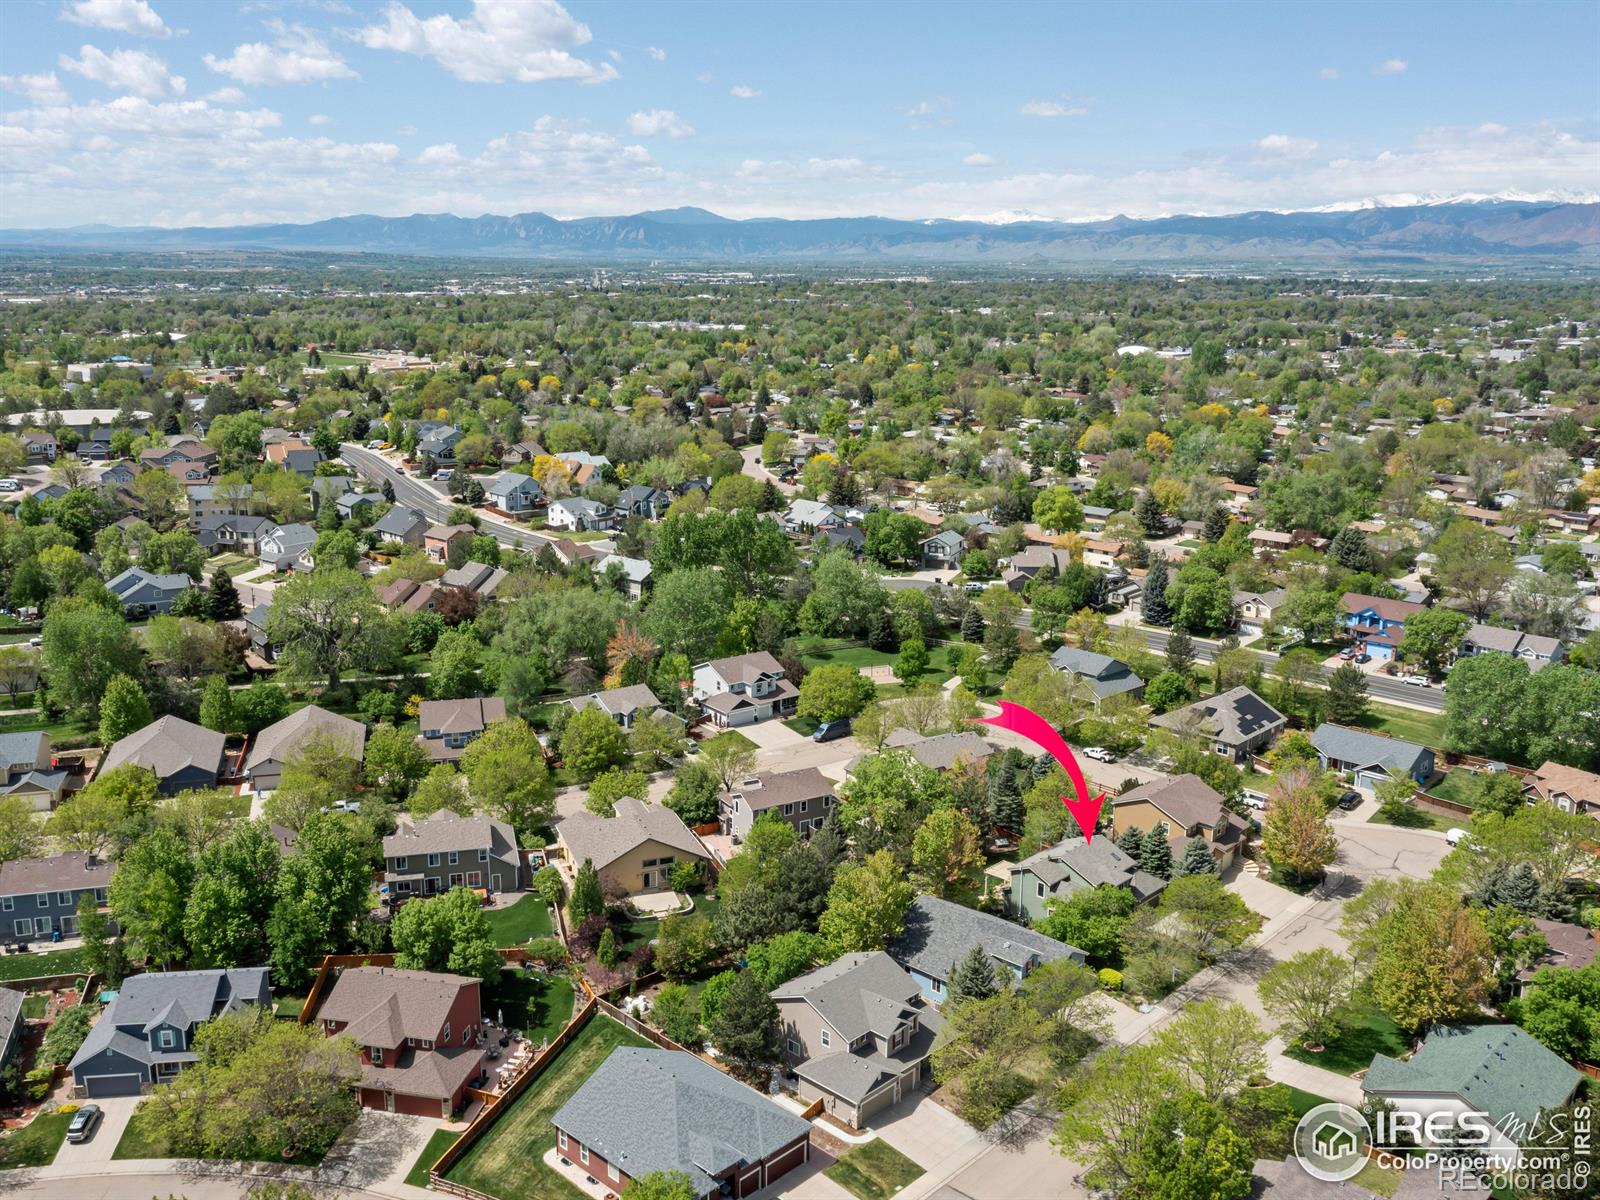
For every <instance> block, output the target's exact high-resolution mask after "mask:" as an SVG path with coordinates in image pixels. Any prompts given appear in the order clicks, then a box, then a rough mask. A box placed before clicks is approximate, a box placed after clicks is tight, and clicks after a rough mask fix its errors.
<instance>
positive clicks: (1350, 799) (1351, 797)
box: [1339, 788, 1361, 812]
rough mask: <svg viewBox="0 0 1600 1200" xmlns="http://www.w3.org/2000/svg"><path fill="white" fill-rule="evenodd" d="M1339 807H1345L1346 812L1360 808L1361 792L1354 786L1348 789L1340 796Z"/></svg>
mask: <svg viewBox="0 0 1600 1200" xmlns="http://www.w3.org/2000/svg"><path fill="white" fill-rule="evenodd" d="M1339 807H1340V808H1342V809H1344V810H1345V812H1350V811H1352V810H1353V809H1357V808H1360V807H1361V793H1360V792H1358V791H1356V790H1355V789H1354V788H1351V789H1350V790H1348V791H1346V792H1345V793H1344V794H1343V795H1341V796H1340V797H1339Z"/></svg>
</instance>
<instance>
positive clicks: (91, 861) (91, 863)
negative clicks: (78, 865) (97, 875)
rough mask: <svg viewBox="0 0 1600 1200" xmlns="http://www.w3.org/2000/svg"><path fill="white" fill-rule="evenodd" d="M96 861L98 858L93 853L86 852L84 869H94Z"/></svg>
mask: <svg viewBox="0 0 1600 1200" xmlns="http://www.w3.org/2000/svg"><path fill="white" fill-rule="evenodd" d="M96 861H97V860H96V859H95V856H94V855H93V854H85V855H84V856H83V869H84V870H85V871H92V870H94V868H95V863H96Z"/></svg>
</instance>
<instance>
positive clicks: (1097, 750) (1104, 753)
mask: <svg viewBox="0 0 1600 1200" xmlns="http://www.w3.org/2000/svg"><path fill="white" fill-rule="evenodd" d="M1083 753H1084V754H1085V755H1086V756H1087V757H1089V758H1092V759H1094V760H1095V762H1103V763H1114V762H1116V761H1117V756H1116V755H1115V754H1113V753H1111V751H1109V750H1107V749H1105V747H1103V746H1085V747H1084V748H1083Z"/></svg>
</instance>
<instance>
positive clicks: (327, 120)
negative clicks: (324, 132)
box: [306, 113, 333, 125]
mask: <svg viewBox="0 0 1600 1200" xmlns="http://www.w3.org/2000/svg"><path fill="white" fill-rule="evenodd" d="M306 120H307V121H308V122H310V123H311V124H312V125H331V124H333V118H332V117H330V116H329V115H328V114H327V113H314V114H313V115H312V116H310V117H307V118H306Z"/></svg>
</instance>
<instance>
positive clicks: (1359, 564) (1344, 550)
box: [1328, 525, 1372, 573]
mask: <svg viewBox="0 0 1600 1200" xmlns="http://www.w3.org/2000/svg"><path fill="white" fill-rule="evenodd" d="M1328 554H1329V555H1330V556H1331V557H1332V559H1333V561H1334V562H1336V563H1338V564H1339V565H1340V566H1341V567H1343V568H1344V569H1345V570H1347V571H1355V572H1358V573H1359V572H1364V571H1370V570H1372V551H1371V550H1370V549H1369V548H1368V546H1367V538H1366V535H1365V534H1364V533H1362V532H1361V530H1359V529H1357V528H1356V527H1355V526H1354V525H1346V526H1345V527H1344V528H1343V529H1341V530H1339V532H1338V533H1336V534H1334V536H1333V542H1332V544H1331V545H1329V547H1328Z"/></svg>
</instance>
